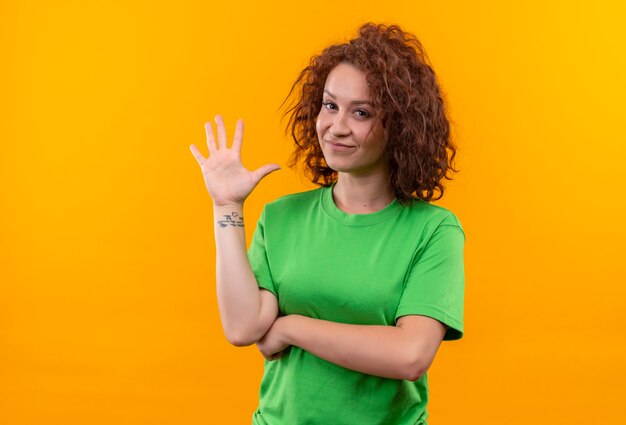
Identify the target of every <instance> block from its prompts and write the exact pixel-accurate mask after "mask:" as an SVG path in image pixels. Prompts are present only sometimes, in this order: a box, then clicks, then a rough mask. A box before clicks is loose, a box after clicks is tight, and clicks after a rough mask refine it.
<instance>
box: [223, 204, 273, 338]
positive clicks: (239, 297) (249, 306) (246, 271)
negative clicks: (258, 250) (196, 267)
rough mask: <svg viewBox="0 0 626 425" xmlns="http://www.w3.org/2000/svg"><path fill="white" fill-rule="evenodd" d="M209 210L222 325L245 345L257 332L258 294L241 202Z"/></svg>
mask: <svg viewBox="0 0 626 425" xmlns="http://www.w3.org/2000/svg"><path fill="white" fill-rule="evenodd" d="M213 211H214V216H215V251H216V267H215V269H216V283H217V303H218V307H219V313H220V319H221V321H222V327H223V328H224V333H225V335H226V338H227V339H228V340H229V341H230V342H231V343H232V344H234V345H247V344H250V343H252V342H250V340H251V339H254V338H255V337H256V333H258V332H257V328H258V327H259V315H260V307H261V296H260V293H259V287H258V285H257V283H256V279H255V277H254V274H253V273H252V269H251V268H250V262H249V260H248V255H247V251H246V236H245V231H244V225H243V206H242V205H234V206H214V208H213ZM261 336H262V334H260V335H258V338H260V337H261Z"/></svg>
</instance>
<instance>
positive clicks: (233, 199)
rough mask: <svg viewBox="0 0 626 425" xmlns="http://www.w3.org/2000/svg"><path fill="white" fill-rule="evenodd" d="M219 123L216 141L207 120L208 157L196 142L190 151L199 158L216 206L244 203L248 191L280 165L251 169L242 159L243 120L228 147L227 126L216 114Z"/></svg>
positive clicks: (216, 121) (237, 126)
mask: <svg viewBox="0 0 626 425" xmlns="http://www.w3.org/2000/svg"><path fill="white" fill-rule="evenodd" d="M215 123H216V124H217V144H216V142H215V137H214V135H213V127H212V126H211V123H210V122H207V123H205V125H204V127H205V130H206V138H207V146H208V148H209V157H208V158H205V157H204V156H203V155H202V154H201V153H200V151H199V150H198V148H197V147H196V146H195V145H193V144H192V145H191V146H190V149H191V153H192V154H193V156H194V157H195V158H196V161H198V164H199V165H200V168H201V169H202V175H203V176H204V182H205V184H206V188H207V190H208V191H209V194H210V195H211V198H212V199H213V203H214V204H215V205H216V206H222V205H241V204H243V202H244V201H245V200H246V198H247V197H248V195H250V193H251V192H252V190H253V189H254V188H255V187H256V185H257V184H258V183H259V182H260V181H261V179H262V178H263V177H265V176H267V175H268V174H269V173H271V172H272V171H276V170H278V169H280V166H279V165H277V164H267V165H264V166H262V167H259V168H258V169H256V170H254V171H250V170H248V169H247V168H246V167H244V166H243V164H242V163H241V144H242V141H243V120H242V119H239V120H237V125H236V128H235V137H234V138H233V143H232V146H231V148H230V149H229V148H228V143H227V139H226V129H225V127H224V121H223V119H222V117H221V116H220V115H217V116H216V117H215Z"/></svg>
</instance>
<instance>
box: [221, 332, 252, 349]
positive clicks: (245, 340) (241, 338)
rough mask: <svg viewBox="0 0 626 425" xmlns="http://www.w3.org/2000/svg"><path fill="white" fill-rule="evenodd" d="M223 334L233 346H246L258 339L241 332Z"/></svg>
mask: <svg viewBox="0 0 626 425" xmlns="http://www.w3.org/2000/svg"><path fill="white" fill-rule="evenodd" d="M225 336H226V340H227V341H228V342H229V343H230V344H231V345H234V346H235V347H248V346H250V345H252V344H255V343H256V342H257V341H258V338H257V339H255V338H254V337H252V336H250V335H246V334H245V333H243V332H232V331H231V332H225Z"/></svg>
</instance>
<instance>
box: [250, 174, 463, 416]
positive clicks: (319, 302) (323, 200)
mask: <svg viewBox="0 0 626 425" xmlns="http://www.w3.org/2000/svg"><path fill="white" fill-rule="evenodd" d="M464 242H465V234H464V232H463V229H462V227H461V224H460V222H459V220H458V219H457V217H456V216H455V215H454V214H453V213H452V212H450V211H449V210H447V209H445V208H442V207H439V206H436V205H433V204H430V203H428V202H424V201H417V200H416V201H412V203H411V204H410V205H409V206H403V205H402V204H400V203H399V202H398V201H397V200H394V201H393V202H392V203H391V204H389V205H388V206H387V207H386V208H384V209H382V210H380V211H377V212H375V213H371V214H346V213H345V212H343V211H342V210H340V209H339V208H337V206H336V205H335V203H334V200H333V195H332V186H331V187H328V188H324V187H322V188H319V189H315V190H311V191H308V192H303V193H297V194H293V195H288V196H285V197H282V198H280V199H278V200H277V201H275V202H272V203H269V204H267V205H266V206H265V208H264V210H263V213H262V214H261V217H260V219H259V221H258V224H257V228H256V230H255V233H254V236H253V238H252V244H251V246H250V249H249V251H248V256H249V258H250V264H251V266H252V270H253V271H254V275H255V277H256V279H257V282H258V285H259V287H260V288H265V289H267V290H269V291H271V292H272V293H273V294H274V295H276V297H277V298H278V304H279V308H280V314H282V315H289V314H300V315H304V316H308V317H312V318H316V319H324V320H330V321H333V322H340V323H348V324H358V325H387V326H395V324H396V320H397V319H398V318H399V317H401V316H405V315H409V314H420V315H425V316H430V317H432V318H435V319H437V320H439V321H440V322H442V323H444V324H445V325H447V326H448V327H449V328H448V330H447V331H446V334H445V336H444V340H455V339H459V338H461V337H462V336H463V298H464V284H465V280H464V265H463V247H464ZM390 354H391V353H390ZM427 402H428V382H427V375H426V374H424V375H423V376H422V377H421V378H420V379H419V380H417V381H415V382H412V381H407V380H398V379H390V378H383V377H379V376H374V375H368V374H364V373H360V372H357V371H354V370H350V369H347V368H344V367H342V366H338V365H336V364H334V363H331V362H328V361H326V360H323V359H321V358H319V357H317V356H315V355H313V354H311V353H309V352H307V351H304V350H302V349H300V348H299V347H295V346H294V347H291V349H290V350H289V351H288V352H287V353H286V354H284V355H283V356H282V357H281V358H279V359H278V360H275V361H267V360H266V361H265V367H264V374H263V378H262V382H261V387H260V399H259V407H258V409H257V411H256V412H254V415H253V423H254V424H256V425H317V424H319V425H329V424H332V425H343V424H345V425H370V424H371V425H396V424H397V425H402V424H407V425H408V424H411V425H415V424H426V423H427V417H428V413H427V411H426V404H427Z"/></svg>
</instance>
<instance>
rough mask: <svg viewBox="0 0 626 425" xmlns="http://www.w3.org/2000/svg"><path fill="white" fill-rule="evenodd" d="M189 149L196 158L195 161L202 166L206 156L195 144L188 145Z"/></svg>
mask: <svg viewBox="0 0 626 425" xmlns="http://www.w3.org/2000/svg"><path fill="white" fill-rule="evenodd" d="M189 149H191V153H192V154H193V156H194V157H195V158H196V161H198V164H199V165H200V166H202V163H204V161H206V158H205V157H204V156H203V155H202V154H201V153H200V151H199V150H198V148H197V147H196V145H191V146H189Z"/></svg>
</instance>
